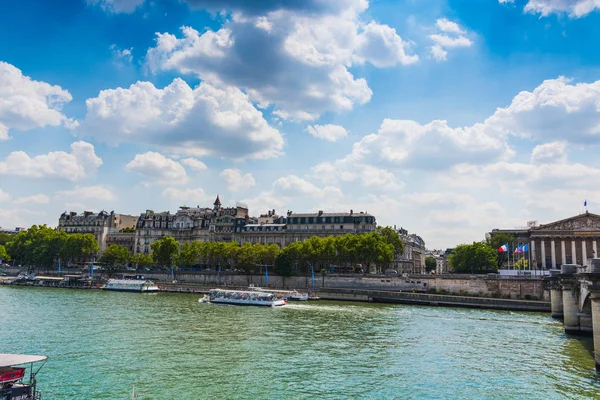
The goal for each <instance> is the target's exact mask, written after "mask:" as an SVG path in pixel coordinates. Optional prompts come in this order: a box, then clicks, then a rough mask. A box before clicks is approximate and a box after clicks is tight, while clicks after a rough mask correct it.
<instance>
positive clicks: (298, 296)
mask: <svg viewBox="0 0 600 400" xmlns="http://www.w3.org/2000/svg"><path fill="white" fill-rule="evenodd" d="M248 290H252V291H257V292H265V293H273V294H275V295H276V296H278V297H282V298H283V299H284V300H289V301H307V300H308V293H300V292H298V291H297V290H283V289H279V290H278V289H265V288H260V287H257V286H250V287H249V288H248Z"/></svg>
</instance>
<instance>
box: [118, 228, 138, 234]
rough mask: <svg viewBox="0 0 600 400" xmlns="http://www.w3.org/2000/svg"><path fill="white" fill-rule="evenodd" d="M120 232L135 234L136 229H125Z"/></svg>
mask: <svg viewBox="0 0 600 400" xmlns="http://www.w3.org/2000/svg"><path fill="white" fill-rule="evenodd" d="M119 232H121V233H133V232H135V228H123V229H120V230H119Z"/></svg>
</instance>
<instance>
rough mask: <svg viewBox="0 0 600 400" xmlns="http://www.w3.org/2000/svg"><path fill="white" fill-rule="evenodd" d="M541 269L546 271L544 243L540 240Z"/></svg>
mask: <svg viewBox="0 0 600 400" xmlns="http://www.w3.org/2000/svg"><path fill="white" fill-rule="evenodd" d="M541 242H542V247H541V249H542V269H546V243H545V242H544V241H543V240H542V241H541Z"/></svg>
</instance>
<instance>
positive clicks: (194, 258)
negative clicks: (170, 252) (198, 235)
mask: <svg viewBox="0 0 600 400" xmlns="http://www.w3.org/2000/svg"><path fill="white" fill-rule="evenodd" d="M199 258H200V242H191V243H184V244H182V245H181V248H180V249H179V255H178V257H177V260H176V261H175V263H176V264H177V265H179V266H182V265H194V264H196V263H197V262H198V259H199Z"/></svg>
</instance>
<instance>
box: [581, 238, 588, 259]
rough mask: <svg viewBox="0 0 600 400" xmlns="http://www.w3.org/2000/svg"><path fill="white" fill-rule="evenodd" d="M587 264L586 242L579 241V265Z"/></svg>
mask: <svg viewBox="0 0 600 400" xmlns="http://www.w3.org/2000/svg"><path fill="white" fill-rule="evenodd" d="M586 264H587V243H586V242H585V240H584V241H583V242H581V265H586Z"/></svg>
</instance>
